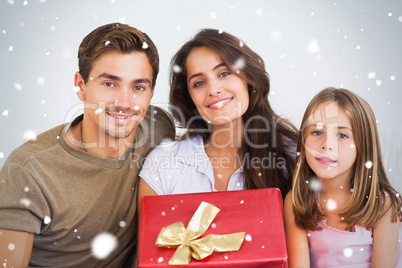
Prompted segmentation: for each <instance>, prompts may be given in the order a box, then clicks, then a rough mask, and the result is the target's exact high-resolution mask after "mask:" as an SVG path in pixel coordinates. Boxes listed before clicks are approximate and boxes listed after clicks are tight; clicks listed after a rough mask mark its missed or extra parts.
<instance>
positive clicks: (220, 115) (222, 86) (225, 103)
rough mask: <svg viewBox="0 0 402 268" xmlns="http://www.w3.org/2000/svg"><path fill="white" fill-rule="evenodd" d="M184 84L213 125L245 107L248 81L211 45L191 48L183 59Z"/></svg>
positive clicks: (232, 117)
mask: <svg viewBox="0 0 402 268" xmlns="http://www.w3.org/2000/svg"><path fill="white" fill-rule="evenodd" d="M186 70H187V87H188V90H189V93H190V96H191V99H192V100H193V102H194V104H195V106H196V107H197V109H198V112H199V113H200V115H201V116H202V117H203V118H204V120H205V121H207V122H208V123H210V124H212V125H222V124H227V123H230V122H232V121H234V120H236V119H241V116H242V115H243V114H244V113H245V112H246V111H247V108H248V105H249V95H248V90H247V82H246V81H245V80H244V79H242V78H240V77H239V76H237V75H235V74H233V73H232V71H231V70H230V68H229V66H227V65H225V64H224V63H223V62H222V60H221V59H220V58H219V56H218V55H217V54H216V53H215V51H213V50H212V49H210V48H207V47H198V48H194V49H193V50H192V51H191V52H190V54H189V56H188V58H187V61H186Z"/></svg>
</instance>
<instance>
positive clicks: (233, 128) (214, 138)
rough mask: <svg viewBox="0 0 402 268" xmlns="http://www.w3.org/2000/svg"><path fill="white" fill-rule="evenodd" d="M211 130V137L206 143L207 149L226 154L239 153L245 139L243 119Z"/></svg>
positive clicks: (213, 127)
mask: <svg viewBox="0 0 402 268" xmlns="http://www.w3.org/2000/svg"><path fill="white" fill-rule="evenodd" d="M239 121H240V122H239ZM211 129H212V131H211V136H210V138H209V140H208V141H206V142H205V148H206V149H207V148H209V149H213V150H215V151H225V152H237V151H238V149H239V147H240V146H241V144H242V142H243V137H244V124H243V121H242V120H241V119H239V120H236V121H232V122H230V123H229V124H226V125H219V126H212V128H211Z"/></svg>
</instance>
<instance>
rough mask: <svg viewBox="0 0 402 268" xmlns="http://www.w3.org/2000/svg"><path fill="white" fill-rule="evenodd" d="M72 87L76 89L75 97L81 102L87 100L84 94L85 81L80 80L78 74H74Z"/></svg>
mask: <svg viewBox="0 0 402 268" xmlns="http://www.w3.org/2000/svg"><path fill="white" fill-rule="evenodd" d="M74 86H75V87H76V88H77V91H76V93H77V96H78V98H79V99H80V100H81V101H85V100H86V99H87V96H86V92H85V81H84V78H82V76H81V74H80V73H79V72H76V73H75V75H74Z"/></svg>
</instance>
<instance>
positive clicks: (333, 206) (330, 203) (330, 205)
mask: <svg viewBox="0 0 402 268" xmlns="http://www.w3.org/2000/svg"><path fill="white" fill-rule="evenodd" d="M327 209H328V210H329V211H332V210H335V209H336V201H335V200H332V199H328V201H327Z"/></svg>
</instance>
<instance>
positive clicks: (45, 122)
mask: <svg viewBox="0 0 402 268" xmlns="http://www.w3.org/2000/svg"><path fill="white" fill-rule="evenodd" d="M111 22H121V23H127V24H129V25H132V26H134V27H137V28H139V29H140V30H142V31H144V32H146V33H147V34H149V36H150V37H151V38H152V39H153V41H154V42H155V44H156V45H157V47H158V50H159V53H160V57H161V65H160V69H161V71H160V74H159V77H158V81H157V86H156V89H155V90H156V91H155V95H154V98H153V101H152V103H153V104H156V105H160V106H162V107H166V104H167V100H168V92H169V86H168V66H169V61H170V59H171V57H172V56H173V54H174V53H175V52H176V51H177V50H178V48H179V47H180V46H181V45H182V44H183V43H184V42H185V41H187V40H188V39H189V38H190V37H191V36H193V35H194V34H195V33H196V32H197V31H198V30H199V29H201V28H205V27H211V28H216V29H222V30H224V31H227V32H229V33H231V34H233V35H235V36H237V37H239V38H240V39H242V40H243V41H244V42H245V43H246V44H247V45H248V46H250V47H251V48H252V49H253V50H254V51H256V52H257V53H258V54H260V55H261V56H262V57H263V59H264V60H265V63H266V66H267V70H268V73H269V74H270V77H271V85H272V87H271V94H270V96H269V99H270V102H271V103H272V105H273V107H274V109H275V110H276V111H277V112H278V113H279V114H280V115H282V116H285V117H287V118H288V119H290V120H291V121H292V122H293V123H294V124H295V125H296V126H297V127H299V126H300V123H301V122H300V121H301V117H302V115H303V113H304V110H305V108H306V105H307V103H308V102H309V101H310V99H311V98H312V97H313V96H314V95H315V94H316V93H317V92H318V91H319V90H321V89H323V88H325V87H328V86H334V87H344V88H347V89H350V90H352V91H354V92H356V93H357V94H359V95H360V96H362V97H363V98H364V99H366V100H367V101H368V102H369V104H370V105H371V106H372V108H373V110H374V112H375V114H376V117H377V120H378V128H379V132H380V137H381V143H382V147H383V156H384V159H385V167H386V170H387V172H388V175H389V177H390V179H391V182H392V184H393V185H394V187H396V188H397V189H398V190H402V182H401V172H402V160H401V157H402V119H401V116H402V103H401V101H402V1H401V0H331V1H329V0H304V1H301V0H293V1H291V0H280V1H279V0H248V1H246V0H202V1H201V0H200V1H191V0H176V1H175V0H169V1H166V0H149V1H145V0H143V1H137V0H89V1H85V0H83V1H81V0H68V1H67V0H27V1H21V0H14V1H11V0H0V81H1V83H0V167H1V166H2V165H3V163H4V161H5V160H6V158H7V157H8V156H9V154H10V153H11V151H12V150H13V149H14V148H16V147H17V146H19V145H20V144H22V143H24V142H25V141H26V140H27V139H29V138H30V137H32V136H34V135H35V134H39V133H41V132H43V131H45V130H47V129H49V128H51V127H54V126H56V125H59V124H61V123H64V122H69V121H70V120H72V119H73V117H75V116H76V115H77V114H78V113H80V111H82V105H80V103H79V100H78V98H77V96H76V95H75V93H74V87H73V77H74V73H75V72H76V71H77V70H78V66H77V65H78V64H77V59H76V54H77V49H78V46H79V44H80V42H81V40H82V38H83V37H84V36H85V35H87V34H88V33H89V32H90V31H92V30H93V29H95V28H96V27H98V26H100V25H103V24H106V23H111Z"/></svg>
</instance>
